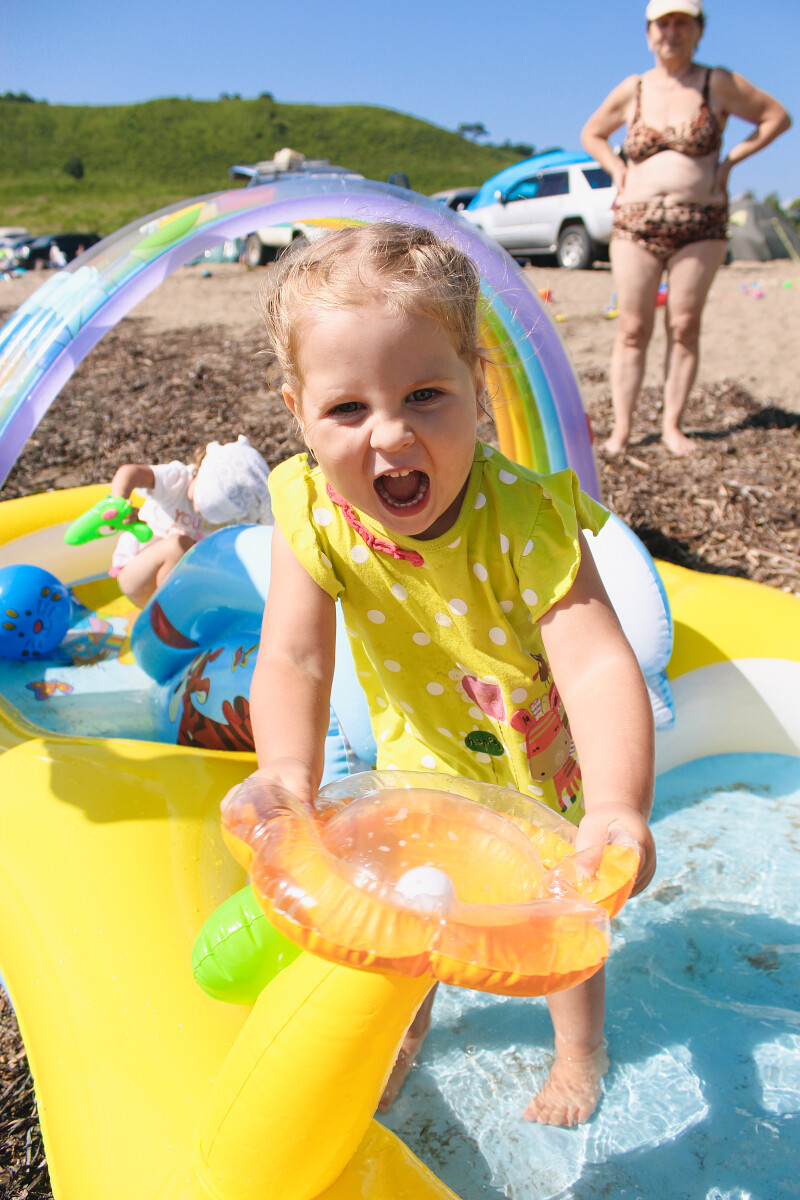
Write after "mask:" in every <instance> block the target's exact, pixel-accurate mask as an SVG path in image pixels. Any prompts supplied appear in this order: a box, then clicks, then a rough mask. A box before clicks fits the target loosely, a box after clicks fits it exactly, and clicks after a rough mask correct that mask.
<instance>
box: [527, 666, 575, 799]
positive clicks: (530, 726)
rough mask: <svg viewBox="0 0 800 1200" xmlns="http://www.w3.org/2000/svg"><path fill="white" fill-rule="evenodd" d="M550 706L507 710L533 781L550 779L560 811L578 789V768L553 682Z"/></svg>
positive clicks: (567, 724)
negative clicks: (519, 736) (521, 739)
mask: <svg viewBox="0 0 800 1200" xmlns="http://www.w3.org/2000/svg"><path fill="white" fill-rule="evenodd" d="M549 701H550V708H549V710H548V711H547V712H542V713H540V714H539V715H538V716H534V714H533V713H532V712H531V711H530V710H529V709H525V708H519V709H517V711H516V712H514V713H512V714H511V721H510V725H511V728H512V729H516V731H517V733H523V734H524V735H525V753H526V754H527V756H528V768H529V770H530V773H531V779H532V780H533V781H534V783H540V782H542V781H543V780H545V779H552V781H553V786H554V787H555V790H556V798H557V800H558V804H559V807H560V808H561V811H562V812H566V810H567V809H568V808H569V807H570V805H571V804H574V803H575V801H576V800H577V798H578V796H579V795H580V792H581V769H580V767H579V766H578V761H577V759H576V758H575V753H574V749H573V745H572V737H571V735H570V732H569V722H568V721H567V714H566V711H565V709H564V706H563V704H562V703H561V697H560V696H559V694H558V691H557V689H556V685H555V684H553V685H552V687H551V688H550V694H549Z"/></svg>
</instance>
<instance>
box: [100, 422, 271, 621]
mask: <svg viewBox="0 0 800 1200" xmlns="http://www.w3.org/2000/svg"><path fill="white" fill-rule="evenodd" d="M268 477H269V467H268V466H267V464H266V462H265V461H264V459H263V458H262V457H261V455H260V454H259V453H258V451H257V450H256V449H255V448H254V447H253V446H251V445H250V443H249V441H248V440H247V438H246V437H244V435H243V434H240V435H239V437H238V439H237V440H236V441H235V442H228V443H227V444H226V445H224V446H223V445H220V443H219V442H210V443H209V445H208V446H206V448H205V450H199V451H198V452H197V453H196V454H195V460H194V462H193V463H191V464H186V463H182V462H177V461H175V462H170V463H163V464H158V465H156V466H147V465H145V464H144V463H124V464H123V465H122V466H120V467H118V468H117V470H116V472H115V474H114V478H113V479H112V481H111V492H110V495H112V496H122V497H123V498H124V499H126V500H127V499H128V498H129V497H130V494H131V492H133V491H134V490H138V491H141V492H143V493H144V494H145V496H146V499H145V502H144V504H143V505H142V507H141V508H140V509H139V520H140V521H143V522H144V523H145V524H146V525H149V526H150V528H151V529H152V531H153V534H154V536H153V537H152V538H151V539H150V541H148V542H139V541H138V540H137V539H136V537H135V536H134V534H133V533H131V532H129V531H126V532H124V533H122V534H120V538H119V541H118V542H117V545H116V548H115V550H114V554H113V557H112V560H111V570H110V572H109V573H110V574H111V575H112V576H115V577H116V579H117V582H118V583H119V586H120V589H121V591H122V592H123V593H124V594H125V595H126V596H128V597H129V598H130V599H131V600H132V601H133V602H134V604H136V605H138V606H139V607H140V608H142V607H143V606H144V605H145V604H146V603H147V601H148V600H149V599H150V597H151V596H152V594H153V592H154V591H155V590H156V588H157V587H158V586H159V585H160V584H161V583H163V582H164V580H165V579H166V577H167V575H169V573H170V571H171V570H172V569H173V567H174V566H175V565H176V564H177V563H178V562H179V561H180V559H181V558H183V556H184V554H185V553H186V551H187V550H189V549H191V547H192V546H193V545H194V544H195V542H199V541H201V540H202V539H203V538H204V537H207V536H208V534H209V533H213V532H214V530H215V529H220V528H221V527H222V526H224V525H237V524H242V525H257V524H261V523H266V522H267V521H269V520H270V518H271V508H270V500H269V490H268V485H267V479H268Z"/></svg>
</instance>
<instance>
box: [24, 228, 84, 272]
mask: <svg viewBox="0 0 800 1200" xmlns="http://www.w3.org/2000/svg"><path fill="white" fill-rule="evenodd" d="M99 241H100V235H99V233H43V234H41V235H40V236H39V237H35V238H33V240H32V241H29V242H26V243H25V244H24V245H23V246H21V247H20V249H19V255H18V257H19V263H20V266H22V267H25V268H26V269H27V270H32V269H35V268H36V267H46V266H49V265H50V248H51V246H53V245H55V246H58V248H59V250H61V251H62V253H63V255H64V257H65V258H66V260H67V262H72V260H73V258H75V256H76V255H77V254H79V253H81V252H82V251H83V250H88V249H89V247H90V246H94V244H95V243H96V242H99Z"/></svg>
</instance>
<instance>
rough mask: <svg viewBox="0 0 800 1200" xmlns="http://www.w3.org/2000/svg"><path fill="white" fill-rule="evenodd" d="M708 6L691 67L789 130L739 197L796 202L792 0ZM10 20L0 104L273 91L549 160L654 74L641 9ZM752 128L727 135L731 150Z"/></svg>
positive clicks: (308, 9)
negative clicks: (778, 107) (538, 152)
mask: <svg viewBox="0 0 800 1200" xmlns="http://www.w3.org/2000/svg"><path fill="white" fill-rule="evenodd" d="M706 2H707V8H706V12H707V26H706V33H705V36H704V38H703V41H702V42H701V44H700V48H699V51H698V54H697V56H696V57H697V60H698V61H700V62H704V63H708V64H711V65H715V66H726V67H728V68H730V69H731V70H735V71H737V72H739V74H741V75H744V76H745V77H746V78H747V79H749V80H750V81H751V82H752V83H754V84H756V85H757V86H758V87H761V88H763V89H764V90H766V91H768V92H771V93H772V94H773V95H775V96H777V98H778V99H779V100H781V101H782V103H783V104H784V105H785V106H786V107H787V108H788V109H789V111H790V113H792V114H793V115H794V117H795V120H796V122H797V124H796V125H795V126H794V127H793V128H792V129H791V130H790V131H789V133H788V134H785V135H784V136H783V137H782V138H780V139H779V140H778V141H777V142H775V143H774V144H773V145H772V146H769V147H767V149H766V150H764V151H762V152H761V153H760V154H758V155H757V156H754V157H753V158H751V159H748V160H747V161H746V162H744V163H742V164H741V165H740V166H737V167H736V168H735V169H734V171H733V174H732V176H731V194H732V195H736V194H738V193H739V192H741V191H744V190H745V189H750V190H752V191H753V192H755V193H756V195H757V196H758V197H763V196H765V195H766V194H768V193H770V192H777V193H778V196H779V197H780V199H781V200H782V201H783V202H784V203H788V202H789V201H791V200H793V199H795V198H796V197H800V84H799V83H798V79H799V78H800V74H798V66H797V63H798V47H799V46H800V0H760V2H759V0H706ZM4 8H5V12H4V16H3V42H4V46H5V54H4V64H3V82H2V83H0V90H2V91H11V92H20V91H25V92H27V93H28V94H29V95H31V96H33V97H34V98H36V99H39V100H48V101H49V102H50V103H51V104H135V103H138V102H140V101H144V100H152V99H156V98H158V97H163V96H181V97H187V96H190V97H192V98H193V99H195V100H215V99H217V97H219V96H220V95H221V94H222V93H228V94H231V95H232V94H235V93H238V94H239V95H241V96H242V97H245V98H251V97H255V96H258V95H259V94H260V93H261V92H271V93H272V95H273V96H274V97H275V99H276V100H277V101H284V102H291V103H309V104H375V105H380V106H382V107H386V108H393V109H396V110H398V111H400V112H405V113H411V114H413V115H414V116H417V117H421V118H423V119H424V120H427V121H431V122H433V123H434V124H436V125H439V126H442V127H443V128H445V129H452V130H455V129H457V128H458V126H459V125H461V124H473V123H478V122H479V123H481V124H483V125H484V126H485V127H486V129H487V130H488V131H489V135H490V140H491V141H492V142H503V141H505V140H506V139H508V140H510V141H511V142H525V143H528V144H533V145H534V146H536V147H538V148H541V149H544V148H546V147H548V146H554V145H555V146H562V147H563V148H564V149H579V148H580V142H579V136H580V130H581V127H582V125H583V124H584V122H585V121H586V119H587V117H588V116H589V115H590V114H591V113H592V112H593V111H594V109H595V108H596V107H597V106H598V105H599V104H600V102H601V101H602V100H603V98H604V97H605V95H606V94H607V93H608V92H609V91H610V90H611V88H612V87H613V86H614V85H615V84H617V83H618V82H619V81H620V80H621V79H623V78H624V77H625V76H626V75H630V74H633V73H639V72H641V71H644V70H647V68H648V67H649V66H651V65H652V56H651V55H650V53H649V51H648V49H647V44H646V41H645V34H644V9H645V0H549V3H544V2H543V0H528V2H527V3H526V4H522V3H517V2H514V0H459V3H454V0H404V2H403V3H397V2H396V0H395V2H388V3H387V2H385V0H384V2H383V3H381V0H338V2H337V3H335V4H330V3H322V2H321V0H291V3H285V4H278V3H276V2H275V0H233V2H232V3H229V4H220V3H218V2H217V3H213V2H212V0H166V2H165V0H139V3H137V4H132V3H129V0H79V2H78V3H74V2H73V3H70V2H69V0H67V2H65V0H7V2H6V5H5V6H4ZM750 128H751V126H747V125H745V124H744V123H743V122H741V121H739V120H736V119H733V120H731V121H730V122H729V124H728V129H727V131H726V136H725V142H724V149H726V150H727V149H729V148H730V146H731V145H734V144H735V143H736V142H738V141H740V140H741V139H742V137H744V136H746V135H747V133H748V132H749V131H750ZM620 140H621V136H617V137H616V138H612V143H613V142H615V141H620ZM275 149H278V147H275ZM296 149H299V150H302V149H303V147H302V146H300V147H296ZM344 165H345V166H346V165H347V164H346V163H345V164H344ZM402 169H403V166H402V163H400V162H398V164H397V170H402ZM459 182H461V181H459ZM474 182H475V183H476V184H480V183H482V182H483V181H482V180H480V179H476V180H475V181H474ZM413 183H414V181H413V179H412V180H411V184H412V187H413Z"/></svg>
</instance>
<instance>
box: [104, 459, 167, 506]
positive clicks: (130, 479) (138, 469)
mask: <svg viewBox="0 0 800 1200" xmlns="http://www.w3.org/2000/svg"><path fill="white" fill-rule="evenodd" d="M155 486H156V477H155V474H154V473H153V468H152V467H148V466H146V465H145V463H123V465H122V466H121V467H117V469H116V471H115V472H114V478H113V479H112V480H111V491H110V492H109V495H110V496H122V497H123V498H124V499H125V500H127V499H128V497H129V496H130V494H131V492H132V491H134V490H135V489H136V488H154V487H155Z"/></svg>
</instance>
